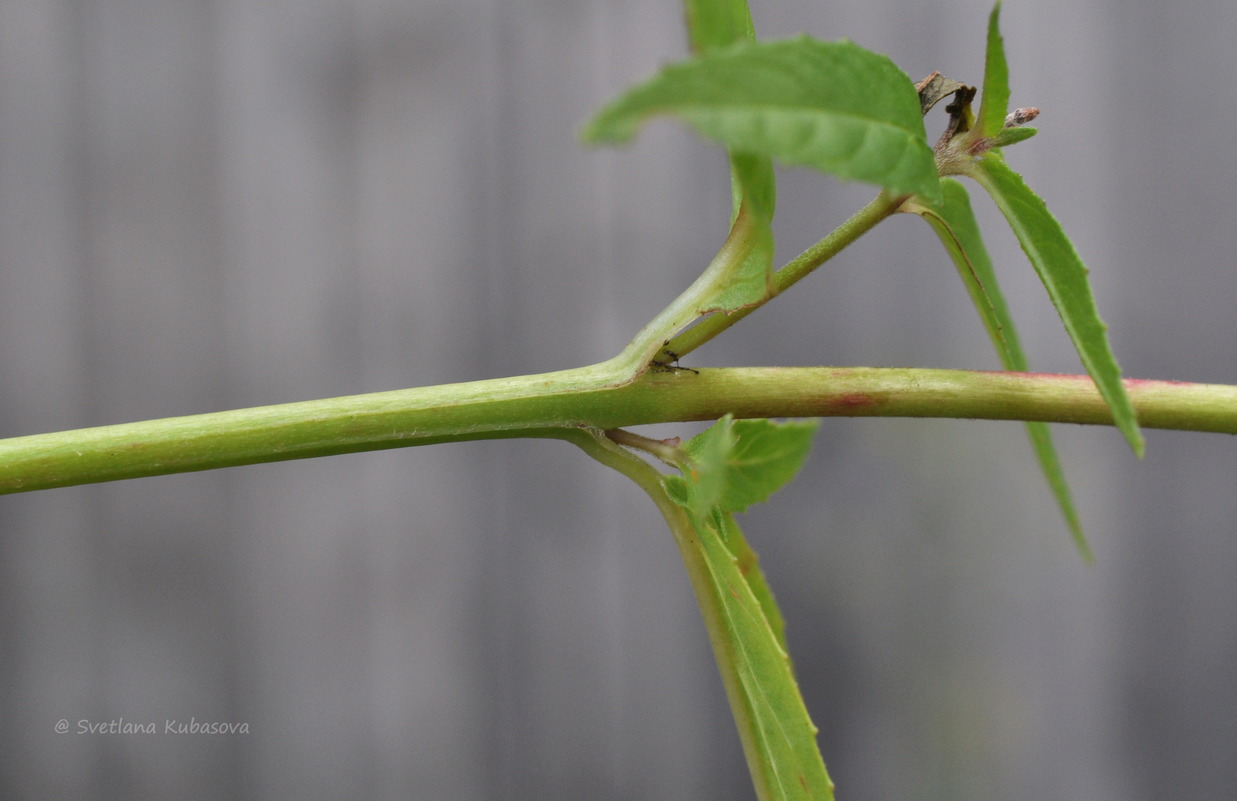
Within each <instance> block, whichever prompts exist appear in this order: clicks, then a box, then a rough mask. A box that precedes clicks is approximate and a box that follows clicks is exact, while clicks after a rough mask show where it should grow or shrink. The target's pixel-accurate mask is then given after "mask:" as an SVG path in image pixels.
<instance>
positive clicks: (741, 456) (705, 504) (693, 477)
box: [667, 415, 816, 517]
mask: <svg viewBox="0 0 1237 801" xmlns="http://www.w3.org/2000/svg"><path fill="white" fill-rule="evenodd" d="M815 431H816V421H814V420H813V421H792V422H785V423H774V422H772V421H770V420H735V419H734V417H733V416H731V415H726V416H725V417H723V418H721V419H720V420H718V421H717V422H716V423H715V424H713V425H712V426H710V427H709V428H708V429H707V430H705V431H703V432H701V433H700V434H697V435H696V436H694V437H692V438H691V439H690V440H688V441H687V442H686V443H684V445H683V450H684V451H685V452H686V454H687V457H688V465H687V467H686V468H685V471H684V472H685V475H686V477H685V478H678V477H676V476H671V477H669V478H668V479H667V481H668V486H674V488H675V489H674V490H673V491H672V496H673V497H674V498H675V500H676V502H678V503H680V504H682V505H684V506H687V507H688V508H689V509H691V510H692V511H693V512H694V513H695V514H697V515H700V516H702V517H706V516H708V515H709V514H711V512H712V510H713V509H718V510H720V511H722V512H742V511H746V509H747V507H749V506H751V505H752V504H755V503H761V502H763V501H765V500H767V499H768V497H769V496H770V495H772V494H773V493H774V492H776V491H777V490H779V489H781V488H782V487H783V486H784V485H785V484H786V483H787V482H789V481H790V480H791V479H792V478H794V477H795V474H796V473H798V472H799V469H800V468H801V467H803V462H804V460H805V459H807V454H808V451H809V450H810V449H811V447H812V435H813V434H814V433H815Z"/></svg>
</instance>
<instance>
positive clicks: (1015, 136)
mask: <svg viewBox="0 0 1237 801" xmlns="http://www.w3.org/2000/svg"><path fill="white" fill-rule="evenodd" d="M1037 133H1039V129H1038V128H1003V129H1001V130H1000V131H999V132H998V133H997V135H996V136H994V137H992V146H993V147H1009V146H1010V145H1016V144H1018V143H1019V142H1025V141H1026V140H1028V139H1030V138H1031V137H1032V136H1035V134H1037Z"/></svg>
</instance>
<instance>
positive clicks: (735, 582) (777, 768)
mask: <svg viewBox="0 0 1237 801" xmlns="http://www.w3.org/2000/svg"><path fill="white" fill-rule="evenodd" d="M563 431H564V435H563V436H564V438H565V439H569V440H571V441H573V442H576V443H577V444H578V445H580V446H581V447H582V448H584V450H585V451H586V452H587V453H589V455H591V456H592V457H593V458H595V459H597V460H598V461H600V462H602V463H603V464H606V465H608V466H610V467H613V468H615V469H617V470H619V471H620V472H622V473H624V474H625V475H627V476H628V477H630V478H631V479H632V480H634V481H635V482H636V483H637V484H638V485H639V486H640V487H642V488H643V489H644V490H645V491H646V492H648V493H649V495H650V497H652V498H653V501H654V502H655V503H656V504H657V506H658V508H659V509H660V510H661V512H662V515H663V516H664V517H665V518H666V522H668V523H669V524H670V528H671V531H672V532H673V533H674V538H675V542H676V543H677V544H678V546H679V549H680V552H681V553H682V554H683V562H684V564H685V565H686V567H687V574H688V576H689V577H690V578H691V582H692V589H693V590H694V591H695V594H696V600H697V602H698V603H699V604H700V610H701V613H702V615H703V617H704V621H705V627H706V629H707V630H708V633H709V640H710V642H711V643H712V645H713V653H714V656H715V657H716V658H717V666H718V670H719V672H720V673H721V677H722V683H723V684H724V685H725V688H726V695H727V698H728V700H729V701H730V708H731V711H732V712H733V713H734V718H735V723H736V724H737V727H738V731H739V739H740V740H741V741H742V743H743V754H744V756H745V757H746V760H747V765H748V769H749V770H750V771H751V774H752V782H753V784H754V785H755V788H756V795H757V797H758V798H760V799H761V801H833V782H832V781H831V780H830V779H829V774H828V772H827V771H826V770H825V765H824V762H823V760H822V759H821V756H820V749H819V748H818V747H817V745H816V726H815V725H813V723H812V720H811V718H810V717H808V713H807V708H806V707H805V706H804V703H803V697H802V695H801V694H800V692H799V685H798V683H797V682H796V681H795V677H794V670H793V668H792V666H791V663H790V659H789V657H788V656H787V654H786V649H785V642H784V640H783V639H782V636H781V626H782V623H781V615H780V614H777V608H776V605H775V604H774V603H773V596H772V594H770V593H769V591H768V585H767V584H765V583H764V580H763V576H760V573H759V570H758V569H755V568H756V564H755V555H754V554H751V553H750V549H747V548H746V543H745V542H744V539H743V534H742V532H741V531H740V530H739V527H738V525H737V524H736V523H735V521H734V517H733V515H732V514H731V513H730V512H724V511H721V509H719V508H718V507H716V506H714V507H712V508H711V509H709V510H699V508H698V507H697V506H694V505H689V506H687V507H686V508H684V507H683V506H682V505H679V504H676V503H675V500H673V499H676V498H679V497H680V495H681V494H682V493H681V490H682V489H683V487H682V486H681V485H682V484H683V482H684V481H688V482H694V479H695V475H694V472H693V471H692V470H690V469H685V471H684V472H685V476H684V477H683V478H680V477H677V476H662V475H661V474H659V473H657V471H655V470H653V469H652V467H651V466H649V465H648V463H646V462H644V461H643V460H641V459H639V458H637V457H635V456H634V455H632V454H631V453H630V452H627V451H625V450H624V449H622V448H620V447H619V446H617V445H616V444H614V443H613V442H610V441H608V440H607V439H606V438H605V437H604V436H602V435H601V433H600V432H595V433H592V434H590V433H589V432H586V431H584V430H582V429H570V430H567V429H564V430H563ZM741 438H742V437H741V435H735V434H734V431H733V429H730V431H729V432H728V433H726V432H723V433H722V436H719V437H717V438H716V439H715V440H714V441H713V442H712V443H702V444H701V446H700V447H699V450H700V452H701V453H702V454H705V456H703V457H702V458H704V459H705V460H706V461H707V462H713V463H715V462H716V460H717V459H718V458H721V459H723V460H725V458H726V457H725V454H726V451H727V450H728V449H729V448H728V446H727V445H726V443H730V446H733V445H734V444H735V443H737V442H738V441H739V439H741ZM773 449H774V450H782V448H781V447H779V446H777V445H775V446H774V448H773ZM706 470H707V468H706ZM722 472H726V471H725V470H723V471H722ZM675 482H678V485H679V486H678V487H677V489H674V490H673V491H672V487H671V485H672V484H675ZM724 494H725V490H724V489H723V491H722V495H724ZM698 511H706V512H707V514H698V513H697V512H698ZM736 543H742V544H743V546H744V550H743V551H742V552H741V553H740V554H739V555H736V553H735V545H736ZM756 577H759V579H757V578H756ZM761 593H763V594H764V597H763V598H762V597H761ZM770 610H772V614H771V612H770Z"/></svg>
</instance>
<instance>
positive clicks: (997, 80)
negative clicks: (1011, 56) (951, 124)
mask: <svg viewBox="0 0 1237 801" xmlns="http://www.w3.org/2000/svg"><path fill="white" fill-rule="evenodd" d="M1000 17H1001V3H1000V2H999V0H998V2H997V4H996V5H995V6H993V7H992V14H991V15H989V17H988V48H987V52H986V55H985V58H984V85H983V88H982V89H981V91H982V94H981V95H980V96H979V118H978V119H977V120H976V125H977V126H978V127H979V132H980V133H981V134H982V135H983V136H988V137H991V136H996V134H997V133H999V132H1000V130H1001V129H1002V128H1004V127H1005V109H1006V108H1007V107H1008V106H1009V66H1008V65H1007V64H1006V62H1005V42H1004V40H1002V38H1001V31H1000V28H999V27H998V23H999V21H1000Z"/></svg>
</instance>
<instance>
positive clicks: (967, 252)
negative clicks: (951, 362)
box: [918, 178, 1092, 562]
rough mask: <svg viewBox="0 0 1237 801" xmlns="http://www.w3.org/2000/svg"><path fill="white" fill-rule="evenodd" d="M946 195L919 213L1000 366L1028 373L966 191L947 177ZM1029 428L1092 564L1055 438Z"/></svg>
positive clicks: (1044, 429) (1042, 426)
mask: <svg viewBox="0 0 1237 801" xmlns="http://www.w3.org/2000/svg"><path fill="white" fill-rule="evenodd" d="M941 194H942V201H941V203H940V204H939V205H937V206H935V207H932V208H926V207H925V208H923V209H922V210H919V212H918V213H920V214H921V216H923V218H924V219H926V220H927V221H928V222H929V223H930V224H931V225H932V228H933V230H934V231H936V234H937V236H938V237H939V238H940V240H941V244H943V245H944V246H945V250H946V251H948V253H949V255H950V257H951V258H952V259H953V261H954V265H955V266H956V267H957V268H958V275H959V276H960V277H961V278H962V282H963V283H964V284H965V285H966V289H967V292H968V293H969V294H970V296H971V301H972V302H973V303H974V304H975V309H976V311H978V312H979V316H980V319H982V320H983V323H984V328H985V329H987V331H988V336H989V337H990V338H991V339H992V344H993V346H994V347H995V348H996V352H997V355H998V356H999V357H1000V359H1001V364H1002V365H1003V366H1004V367H1005V369H1006V370H1014V371H1019V372H1025V371H1026V370H1027V369H1028V366H1027V359H1026V356H1025V355H1024V354H1023V351H1022V346H1021V345H1020V344H1019V342H1018V335H1017V332H1016V331H1015V330H1014V321H1013V318H1012V317H1011V316H1010V314H1009V307H1008V306H1007V304H1006V303H1005V295H1004V294H1003V293H1002V292H1001V288H1000V285H999V284H998V283H997V278H996V272H995V271H994V270H993V268H992V259H991V257H989V255H988V249H987V248H986V247H985V246H984V241H983V238H982V237H981V236H980V234H979V225H978V223H976V221H975V213H974V212H973V211H972V210H971V201H970V198H969V197H968V195H967V192H966V188H965V187H964V186H962V184H960V183H958V182H957V181H955V180H953V179H951V178H946V179H944V180H943V181H941ZM1026 426H1027V436H1028V437H1030V439H1031V445H1032V447H1033V448H1034V449H1035V455H1036V457H1037V458H1038V459H1039V465H1040V469H1041V470H1042V471H1043V473H1044V478H1045V480H1046V481H1047V482H1048V486H1049V488H1050V489H1051V490H1052V494H1053V496H1054V497H1055V498H1056V501H1057V505H1058V506H1059V507H1060V509H1061V514H1062V515H1063V516H1064V517H1065V522H1066V525H1067V526H1069V530H1070V534H1071V535H1072V536H1073V538H1074V544H1075V545H1076V546H1077V548H1078V551H1079V553H1080V554H1082V557H1083V558H1084V559H1085V560H1087V561H1088V562H1090V561H1091V559H1092V556H1091V548H1090V546H1089V545H1088V543H1087V538H1086V535H1085V534H1084V533H1083V530H1082V521H1081V520H1080V519H1079V517H1078V511H1077V509H1076V508H1075V507H1074V499H1073V496H1072V494H1071V493H1070V489H1069V484H1068V483H1067V482H1066V480H1065V471H1064V470H1063V469H1062V468H1061V460H1060V459H1059V458H1058V457H1057V451H1056V447H1055V446H1054V445H1053V443H1052V433H1051V431H1050V430H1049V428H1048V425H1047V424H1046V423H1038V422H1030V423H1027V424H1026Z"/></svg>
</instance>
